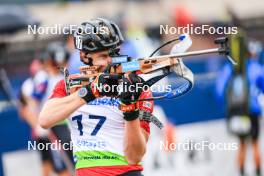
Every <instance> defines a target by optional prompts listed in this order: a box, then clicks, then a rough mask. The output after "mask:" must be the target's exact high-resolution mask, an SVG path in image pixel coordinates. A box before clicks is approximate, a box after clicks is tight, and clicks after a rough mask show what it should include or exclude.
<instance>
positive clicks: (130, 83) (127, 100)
mask: <svg viewBox="0 0 264 176" xmlns="http://www.w3.org/2000/svg"><path fill="white" fill-rule="evenodd" d="M143 85H144V80H143V79H142V78H140V77H139V76H138V75H137V74H135V73H134V72H132V73H127V74H125V75H124V77H123V78H122V91H121V92H120V94H119V98H120V101H121V104H120V110H121V111H123V114H124V119H125V120H127V121H132V120H135V119H137V118H138V115H139V109H138V99H139V96H140V95H141V92H142V91H143Z"/></svg>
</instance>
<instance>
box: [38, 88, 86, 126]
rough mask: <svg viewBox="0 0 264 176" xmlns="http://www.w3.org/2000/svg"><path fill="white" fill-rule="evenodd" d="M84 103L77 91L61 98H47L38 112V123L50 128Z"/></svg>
mask: <svg viewBox="0 0 264 176" xmlns="http://www.w3.org/2000/svg"><path fill="white" fill-rule="evenodd" d="M84 104H86V102H85V100H84V99H82V98H80V97H79V96H78V94H77V92H75V93H73V94H71V95H70V96H66V97H63V98H51V99H49V100H48V101H47V102H46V103H45V105H44V107H43V108H42V110H41V112H40V114H39V124H40V126H41V127H42V128H50V127H52V126H54V125H55V124H57V123H58V122H60V121H62V120H64V119H66V118H67V117H69V115H71V114H72V113H73V112H74V111H76V110H77V109H78V108H79V107H81V106H82V105H84Z"/></svg>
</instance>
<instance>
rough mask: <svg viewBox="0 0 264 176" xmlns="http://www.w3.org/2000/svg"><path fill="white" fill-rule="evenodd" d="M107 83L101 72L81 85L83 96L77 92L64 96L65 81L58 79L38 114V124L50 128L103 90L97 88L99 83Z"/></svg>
mask: <svg viewBox="0 0 264 176" xmlns="http://www.w3.org/2000/svg"><path fill="white" fill-rule="evenodd" d="M102 83H103V84H107V83H108V82H107V78H105V77H104V75H103V74H101V75H99V76H98V77H97V78H96V79H95V80H94V81H93V82H92V83H90V84H89V85H87V86H85V87H83V90H84V91H82V92H85V94H83V97H82V98H81V97H80V96H79V95H78V92H77V91H76V92H75V93H73V94H71V95H69V96H66V95H67V94H66V91H65V83H64V81H63V80H61V81H59V82H58V83H57V85H56V86H55V89H54V90H53V94H52V96H51V99H49V100H48V101H47V102H46V103H45V105H44V107H43V109H42V110H41V112H40V114H39V124H40V126H41V127H42V128H50V127H52V126H54V125H55V124H57V123H58V122H60V121H62V120H64V119H66V118H68V117H69V116H70V115H71V114H72V113H73V112H74V111H76V110H77V109H78V108H80V107H81V106H82V105H84V104H86V103H88V102H90V101H92V100H94V99H95V98H97V97H99V96H100V95H101V94H102V93H104V92H99V90H98V89H97V87H98V85H100V84H102Z"/></svg>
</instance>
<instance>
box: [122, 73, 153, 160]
mask: <svg viewBox="0 0 264 176" xmlns="http://www.w3.org/2000/svg"><path fill="white" fill-rule="evenodd" d="M140 81H141V79H140V78H138V77H137V75H134V74H133V73H132V74H129V75H127V76H126V77H125V78H123V82H124V83H126V85H128V86H129V85H131V84H134V83H137V82H140ZM132 95H134V97H137V99H138V98H139V99H144V98H150V97H151V96H152V94H151V92H142V93H141V94H140V96H139V95H138V92H134V93H133V92H132V91H131V92H122V93H121V94H120V100H121V110H122V111H123V114H124V119H125V136H124V138H125V139H124V154H125V157H126V160H127V162H128V164H130V165H135V164H138V163H139V162H140V161H141V159H142V157H143V156H144V154H145V152H146V144H147V141H148V136H149V123H148V122H145V121H140V119H139V118H138V115H139V110H143V111H147V112H149V113H152V111H153V101H140V102H134V101H131V99H132Z"/></svg>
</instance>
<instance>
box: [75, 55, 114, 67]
mask: <svg viewBox="0 0 264 176" xmlns="http://www.w3.org/2000/svg"><path fill="white" fill-rule="evenodd" d="M80 57H81V60H83V61H84V62H86V63H87V62H89V59H88V58H92V61H93V65H94V66H100V69H99V71H104V70H105V68H106V67H107V66H108V65H109V64H111V63H112V58H111V57H110V56H109V52H108V51H100V52H96V53H89V54H87V53H85V52H84V51H80Z"/></svg>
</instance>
